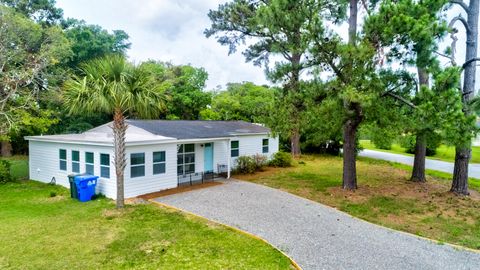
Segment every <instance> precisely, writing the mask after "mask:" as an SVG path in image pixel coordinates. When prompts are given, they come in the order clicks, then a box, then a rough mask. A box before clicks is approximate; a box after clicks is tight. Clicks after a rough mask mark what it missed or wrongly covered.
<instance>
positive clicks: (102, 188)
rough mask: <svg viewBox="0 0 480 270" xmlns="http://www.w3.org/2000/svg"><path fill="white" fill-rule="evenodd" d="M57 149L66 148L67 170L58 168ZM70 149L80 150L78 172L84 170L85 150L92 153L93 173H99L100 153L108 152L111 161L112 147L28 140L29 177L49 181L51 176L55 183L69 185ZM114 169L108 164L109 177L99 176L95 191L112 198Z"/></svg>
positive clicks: (114, 186)
mask: <svg viewBox="0 0 480 270" xmlns="http://www.w3.org/2000/svg"><path fill="white" fill-rule="evenodd" d="M59 149H65V150H67V170H66V171H62V170H60V165H59ZM72 150H78V151H79V152H80V172H81V173H82V172H85V152H93V153H94V162H95V164H94V173H95V175H100V153H104V154H109V155H110V161H111V162H112V161H113V152H112V151H113V148H112V147H108V146H94V145H80V144H67V143H56V142H39V141H29V167H30V179H32V180H37V181H40V182H44V183H49V182H50V181H51V180H52V178H53V177H55V181H56V183H57V184H59V185H62V186H65V187H70V184H69V182H68V175H69V174H71V173H72ZM115 191H116V185H115V169H114V166H113V163H112V164H110V179H103V178H100V179H99V182H98V184H97V192H99V193H102V194H105V195H106V196H107V197H110V198H114V197H115V194H116V192H115Z"/></svg>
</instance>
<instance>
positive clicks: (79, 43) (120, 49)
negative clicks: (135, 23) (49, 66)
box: [62, 19, 131, 72]
mask: <svg viewBox="0 0 480 270" xmlns="http://www.w3.org/2000/svg"><path fill="white" fill-rule="evenodd" d="M62 27H63V28H64V32H65V35H66V37H67V38H68V39H69V40H70V43H71V46H72V51H73V56H72V57H71V58H70V59H68V61H67V63H66V66H67V67H69V68H72V69H74V70H73V71H74V72H76V71H77V70H76V68H77V67H78V66H79V65H80V63H82V62H86V61H89V60H92V59H94V58H98V57H103V56H105V55H108V54H122V55H126V52H127V50H128V49H129V48H130V46H131V43H130V42H129V41H128V39H129V36H128V34H127V33H126V32H125V31H123V30H114V31H113V32H112V33H109V32H108V31H107V30H105V29H103V28H102V27H101V26H99V25H90V24H87V23H86V22H85V21H81V20H76V19H67V20H64V21H63V22H62Z"/></svg>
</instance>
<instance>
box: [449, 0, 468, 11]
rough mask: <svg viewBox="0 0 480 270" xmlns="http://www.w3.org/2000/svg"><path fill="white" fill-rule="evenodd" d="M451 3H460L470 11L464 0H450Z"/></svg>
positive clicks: (464, 8)
mask: <svg viewBox="0 0 480 270" xmlns="http://www.w3.org/2000/svg"><path fill="white" fill-rule="evenodd" d="M470 1H472V0H470ZM450 3H451V4H457V5H459V6H460V7H461V8H463V10H465V12H467V13H468V6H467V4H465V2H463V1H462V0H450Z"/></svg>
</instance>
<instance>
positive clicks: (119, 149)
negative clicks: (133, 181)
mask: <svg viewBox="0 0 480 270" xmlns="http://www.w3.org/2000/svg"><path fill="white" fill-rule="evenodd" d="M127 128H128V126H127V124H126V123H125V117H124V116H123V112H122V111H121V110H120V109H118V108H117V109H115V113H114V115H113V140H114V147H115V159H114V162H115V173H116V175H117V208H123V207H124V206H125V192H124V173H125V166H126V158H125V134H126V131H127Z"/></svg>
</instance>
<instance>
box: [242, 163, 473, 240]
mask: <svg viewBox="0 0 480 270" xmlns="http://www.w3.org/2000/svg"><path fill="white" fill-rule="evenodd" d="M299 161H303V162H299V163H298V164H297V165H296V166H295V167H292V168H286V169H281V168H268V169H266V170H265V171H264V172H260V173H257V174H253V175H236V176H235V177H236V178H239V179H243V180H248V181H251V182H255V183H259V184H264V185H267V186H270V187H274V188H279V189H282V190H285V191H287V192H290V193H293V194H296V195H299V196H302V197H305V198H308V199H311V200H314V201H317V202H321V203H324V204H327V205H329V206H332V207H335V208H337V209H339V210H342V211H344V212H347V213H349V214H351V215H353V216H356V217H359V218H362V219H365V220H367V221H370V222H373V223H377V224H380V225H384V226H386V227H390V228H393V229H397V230H402V231H406V232H410V233H413V234H417V235H421V236H425V237H429V238H433V239H437V240H439V241H442V242H448V243H453V244H459V245H463V246H466V247H470V248H474V249H480V195H479V193H478V192H477V191H478V190H480V181H479V180H477V179H471V181H470V186H471V188H472V189H476V190H472V191H471V192H472V196H470V197H468V198H462V197H457V196H455V195H453V194H451V193H449V192H448V191H449V188H450V184H451V183H450V181H451V180H450V179H451V176H450V175H448V174H446V173H445V174H444V173H438V172H435V175H434V176H431V175H429V176H428V182H427V183H425V184H420V183H413V182H410V181H409V177H410V171H411V168H410V167H408V166H406V165H402V164H396V163H395V164H394V163H389V162H386V161H380V160H374V159H367V158H360V159H359V160H358V162H357V169H358V185H359V189H358V190H356V191H354V192H347V191H344V190H342V189H341V184H342V159H341V158H340V157H329V156H304V157H302V158H301V160H299ZM302 163H304V164H302ZM427 173H429V174H430V173H433V172H432V171H428V172H427ZM447 179H448V180H447Z"/></svg>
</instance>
